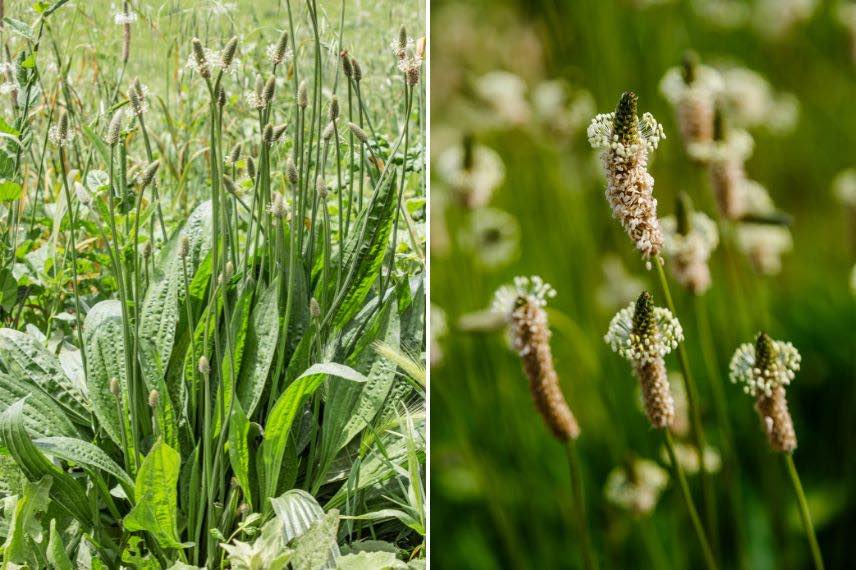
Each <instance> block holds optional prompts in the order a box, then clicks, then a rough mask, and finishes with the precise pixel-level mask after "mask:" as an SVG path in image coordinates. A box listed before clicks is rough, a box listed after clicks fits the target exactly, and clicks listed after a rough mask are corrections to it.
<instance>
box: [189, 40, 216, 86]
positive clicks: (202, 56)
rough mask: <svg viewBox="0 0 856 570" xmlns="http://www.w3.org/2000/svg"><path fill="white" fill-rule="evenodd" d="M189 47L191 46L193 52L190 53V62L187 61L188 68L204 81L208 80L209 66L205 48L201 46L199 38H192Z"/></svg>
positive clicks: (209, 74) (209, 75)
mask: <svg viewBox="0 0 856 570" xmlns="http://www.w3.org/2000/svg"><path fill="white" fill-rule="evenodd" d="M191 45H192V46H193V52H192V53H191V57H190V61H188V66H189V67H190V68H191V69H193V70H194V71H196V73H198V74H199V75H201V76H202V77H204V78H205V79H208V78H209V77H211V65H210V62H209V59H210V58H209V56H208V53H207V48H205V47H203V46H202V42H201V41H200V40H199V38H193V39H192V40H191Z"/></svg>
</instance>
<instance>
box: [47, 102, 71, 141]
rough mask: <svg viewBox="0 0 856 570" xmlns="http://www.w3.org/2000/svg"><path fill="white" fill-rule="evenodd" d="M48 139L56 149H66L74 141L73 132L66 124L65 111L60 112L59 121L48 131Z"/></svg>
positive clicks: (66, 116)
mask: <svg viewBox="0 0 856 570" xmlns="http://www.w3.org/2000/svg"><path fill="white" fill-rule="evenodd" d="M48 138H49V139H50V141H51V142H52V143H53V144H55V145H57V146H58V147H60V148H62V147H66V146H68V145H70V144H71V141H72V140H74V131H73V130H71V127H70V126H69V124H68V115H67V114H66V113H65V111H62V112H60V115H59V121H57V123H56V124H55V125H53V126H52V127H51V128H50V129H48Z"/></svg>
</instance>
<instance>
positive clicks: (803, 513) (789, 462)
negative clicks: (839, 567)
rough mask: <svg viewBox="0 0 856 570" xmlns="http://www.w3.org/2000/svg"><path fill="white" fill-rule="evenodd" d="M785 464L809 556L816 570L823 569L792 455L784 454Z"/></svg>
mask: <svg viewBox="0 0 856 570" xmlns="http://www.w3.org/2000/svg"><path fill="white" fill-rule="evenodd" d="M785 465H786V466H787V468H788V475H790V476H791V483H792V484H793V486H794V493H796V495H797V502H798V503H799V506H800V518H801V519H802V524H803V529H805V535H806V538H808V544H809V546H810V547H811V557H812V558H813V559H814V567H815V568H817V570H823V568H824V566H823V557H822V556H821V555H820V546H819V545H818V544H817V536H816V535H815V534H814V525H813V524H812V523H811V513H810V512H809V510H808V502H807V501H806V500H805V493H804V492H803V488H802V483H801V482H800V476H799V473H797V468H796V465H794V458H793V455H791V454H790V453H786V454H785Z"/></svg>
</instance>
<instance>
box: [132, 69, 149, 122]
mask: <svg viewBox="0 0 856 570" xmlns="http://www.w3.org/2000/svg"><path fill="white" fill-rule="evenodd" d="M148 96H149V88H148V87H146V86H145V85H143V84H142V83H140V80H139V78H137V79H134V82H133V83H132V84H131V88H130V89H129V90H128V100H129V101H130V102H131V110H132V111H133V112H134V115H136V116H138V117H140V116H142V115H143V114H145V112H146V111H148V110H149V103H148V101H147V98H148Z"/></svg>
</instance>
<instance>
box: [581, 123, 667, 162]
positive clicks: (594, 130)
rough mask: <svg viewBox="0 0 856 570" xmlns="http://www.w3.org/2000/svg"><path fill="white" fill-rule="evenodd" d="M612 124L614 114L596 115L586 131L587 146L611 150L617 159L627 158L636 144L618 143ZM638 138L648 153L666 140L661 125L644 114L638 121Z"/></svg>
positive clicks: (634, 149) (632, 152) (634, 150)
mask: <svg viewBox="0 0 856 570" xmlns="http://www.w3.org/2000/svg"><path fill="white" fill-rule="evenodd" d="M614 124H615V113H600V114H598V115H596V116H595V118H594V119H592V121H591V124H590V125H589V127H588V130H587V135H588V141H589V144H590V145H591V146H592V148H594V149H604V150H613V151H615V152H616V154H617V155H618V156H619V157H629V156H631V155H632V154H634V153H635V152H636V151H637V150H638V147H637V145H636V144H630V145H626V144H623V143H622V142H620V141H619V140H618V135H616V134H613V126H614ZM639 138H640V140H641V142H642V144H643V145H644V146H645V149H646V150H647V151H648V152H651V151H653V150H656V149H657V147H658V146H659V145H660V141H661V140H662V139H664V138H666V133H665V132H664V131H663V125H661V124H660V123H658V122H657V120H656V119H655V118H654V115H652V114H651V113H645V114H644V115H642V118H641V119H639Z"/></svg>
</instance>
